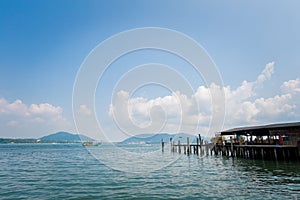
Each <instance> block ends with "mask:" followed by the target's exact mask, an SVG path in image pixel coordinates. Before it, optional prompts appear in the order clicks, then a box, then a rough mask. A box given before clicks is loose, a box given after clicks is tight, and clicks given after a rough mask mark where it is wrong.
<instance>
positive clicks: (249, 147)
mask: <svg viewBox="0 0 300 200" xmlns="http://www.w3.org/2000/svg"><path fill="white" fill-rule="evenodd" d="M170 144H171V151H172V152H178V153H181V152H183V153H185V154H191V153H194V154H201V155H203V154H206V155H209V154H210V155H223V156H231V157H240V158H246V159H263V160H294V161H300V122H295V123H280V124H270V125H263V126H251V127H240V128H234V129H229V130H225V131H221V132H220V133H219V134H217V135H216V137H214V138H212V141H211V143H208V142H205V143H204V142H203V140H201V137H200V135H199V137H197V138H196V144H190V141H189V138H187V142H186V144H180V141H178V142H176V141H173V140H172V139H170ZM164 146H165V145H164V141H162V151H164Z"/></svg>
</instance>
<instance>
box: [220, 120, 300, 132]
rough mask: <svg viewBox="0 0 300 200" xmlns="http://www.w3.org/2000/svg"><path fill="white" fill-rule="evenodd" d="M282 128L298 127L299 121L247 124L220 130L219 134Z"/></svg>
mask: <svg viewBox="0 0 300 200" xmlns="http://www.w3.org/2000/svg"><path fill="white" fill-rule="evenodd" d="M283 128H300V122H291V123H278V124H268V125H260V126H248V127H239V128H233V129H229V130H225V131H221V135H232V134H234V133H239V134H243V133H246V132H247V133H249V132H256V133H266V132H268V130H276V129H278V130H279V129H283Z"/></svg>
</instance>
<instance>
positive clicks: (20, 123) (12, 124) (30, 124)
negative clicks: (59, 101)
mask: <svg viewBox="0 0 300 200" xmlns="http://www.w3.org/2000/svg"><path fill="white" fill-rule="evenodd" d="M62 112H63V110H62V108H61V107H59V106H53V105H51V104H49V103H41V104H30V105H26V104H25V103H23V102H22V101H21V100H20V99H17V100H15V101H13V102H8V101H7V100H6V99H4V98H0V122H1V123H0V137H10V136H11V135H15V136H18V137H27V136H33V135H40V134H45V132H48V131H50V130H53V131H57V130H60V129H64V130H65V129H66V128H68V126H69V123H68V121H67V119H66V118H65V117H63V114H62Z"/></svg>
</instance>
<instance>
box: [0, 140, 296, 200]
mask: <svg viewBox="0 0 300 200" xmlns="http://www.w3.org/2000/svg"><path fill="white" fill-rule="evenodd" d="M121 147H122V150H123V153H118V152H117V151H115V150H113V149H111V148H112V147H111V146H109V145H108V146H106V145H103V146H101V147H100V148H98V147H96V148H95V147H89V148H93V149H91V152H93V153H95V155H98V157H99V158H100V159H104V160H105V161H106V163H105V164H106V165H104V164H103V163H102V162H99V161H98V160H97V159H95V157H93V156H92V154H91V152H89V151H87V150H86V149H85V148H84V147H82V146H81V145H62V144H57V145H50V144H49V145H48V144H40V145H17V144H15V145H0V166H1V168H0V199H21V198H25V199H28V198H29V199H73V198H78V199H103V198H107V199H132V198H137V199H148V198H149V199H152V198H157V199H168V198H180V199H187V198H197V199H214V198H216V199H292V195H298V196H297V197H298V198H300V194H299V191H300V163H299V162H272V161H260V160H258V161H255V160H242V159H232V158H227V157H218V156H204V157H201V156H197V155H190V156H186V155H184V154H181V155H179V154H176V153H171V152H170V151H168V150H166V151H165V152H164V153H162V152H161V151H160V145H123V146H121ZM135 150H136V152H135ZM127 151H129V152H130V151H131V152H132V153H138V154H141V155H140V157H138V158H139V159H140V160H138V161H137V160H135V159H136V158H137V157H135V156H132V155H133V154H130V153H126V152H127ZM148 153H150V154H148ZM151 154H153V155H154V157H151V159H150V157H149V155H151ZM124 155H125V156H124ZM109 158H113V159H111V161H116V160H119V161H118V162H117V164H118V165H123V166H116V165H117V164H115V165H114V166H113V167H117V168H118V169H120V170H114V169H112V168H111V167H110V165H111V164H112V162H109ZM161 163H163V164H164V165H165V164H166V163H168V164H167V165H165V166H164V167H161V168H157V166H161ZM140 168H145V169H149V172H145V171H146V170H140ZM151 168H155V169H153V170H151ZM122 169H126V170H129V171H130V169H132V171H133V172H134V171H135V170H140V172H142V173H125V172H124V171H122Z"/></svg>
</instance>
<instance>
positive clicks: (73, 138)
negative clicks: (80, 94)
mask: <svg viewBox="0 0 300 200" xmlns="http://www.w3.org/2000/svg"><path fill="white" fill-rule="evenodd" d="M187 137H189V138H190V142H193V140H195V139H196V136H193V135H190V134H186V133H177V134H169V133H158V134H140V135H135V136H132V137H130V138H127V139H125V140H123V141H122V142H119V143H122V144H156V143H161V140H162V139H163V141H164V142H167V143H168V142H170V138H172V140H173V141H174V142H176V143H177V142H178V141H179V140H180V142H181V143H186V138H187ZM202 139H203V140H209V138H206V137H202ZM87 141H91V142H95V140H94V139H93V138H90V137H88V136H85V135H83V134H73V133H68V132H57V133H53V134H50V135H47V136H43V137H41V138H0V144H13V143H83V142H87ZM194 142H195V141H194Z"/></svg>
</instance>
